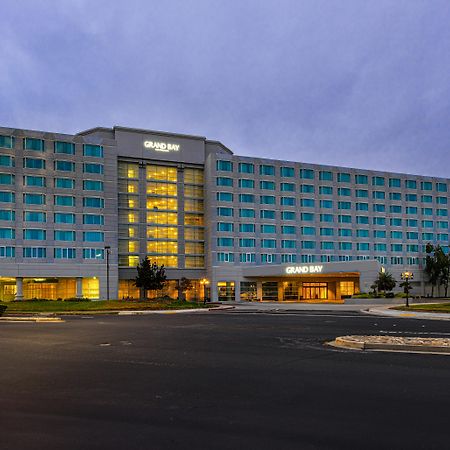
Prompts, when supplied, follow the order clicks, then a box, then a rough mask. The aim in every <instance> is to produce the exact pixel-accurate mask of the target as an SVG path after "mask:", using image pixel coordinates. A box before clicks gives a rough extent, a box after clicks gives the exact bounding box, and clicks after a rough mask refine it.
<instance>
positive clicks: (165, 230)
mask: <svg viewBox="0 0 450 450" xmlns="http://www.w3.org/2000/svg"><path fill="white" fill-rule="evenodd" d="M147 238H148V239H177V238H178V228H176V227H148V228H147Z"/></svg>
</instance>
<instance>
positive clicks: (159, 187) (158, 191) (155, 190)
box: [147, 181, 177, 197]
mask: <svg viewBox="0 0 450 450" xmlns="http://www.w3.org/2000/svg"><path fill="white" fill-rule="evenodd" d="M147 194H151V195H164V196H169V197H176V195H177V185H176V184H169V183H157V182H154V181H151V182H148V183H147Z"/></svg>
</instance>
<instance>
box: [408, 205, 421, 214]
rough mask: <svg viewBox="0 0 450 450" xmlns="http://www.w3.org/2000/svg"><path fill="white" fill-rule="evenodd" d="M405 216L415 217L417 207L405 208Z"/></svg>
mask: <svg viewBox="0 0 450 450" xmlns="http://www.w3.org/2000/svg"><path fill="white" fill-rule="evenodd" d="M405 212H406V214H411V215H417V212H418V208H417V206H407V207H406V209H405Z"/></svg>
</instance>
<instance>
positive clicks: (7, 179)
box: [0, 173, 16, 184]
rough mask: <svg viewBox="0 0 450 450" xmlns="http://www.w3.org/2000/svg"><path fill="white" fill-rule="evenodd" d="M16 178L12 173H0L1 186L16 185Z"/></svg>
mask: <svg viewBox="0 0 450 450" xmlns="http://www.w3.org/2000/svg"><path fill="white" fill-rule="evenodd" d="M15 181H16V177H15V175H13V174H10V173H0V184H14V183H15Z"/></svg>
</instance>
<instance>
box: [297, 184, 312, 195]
mask: <svg viewBox="0 0 450 450" xmlns="http://www.w3.org/2000/svg"><path fill="white" fill-rule="evenodd" d="M300 192H301V193H302V194H314V185H313V184H301V185H300Z"/></svg>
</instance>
